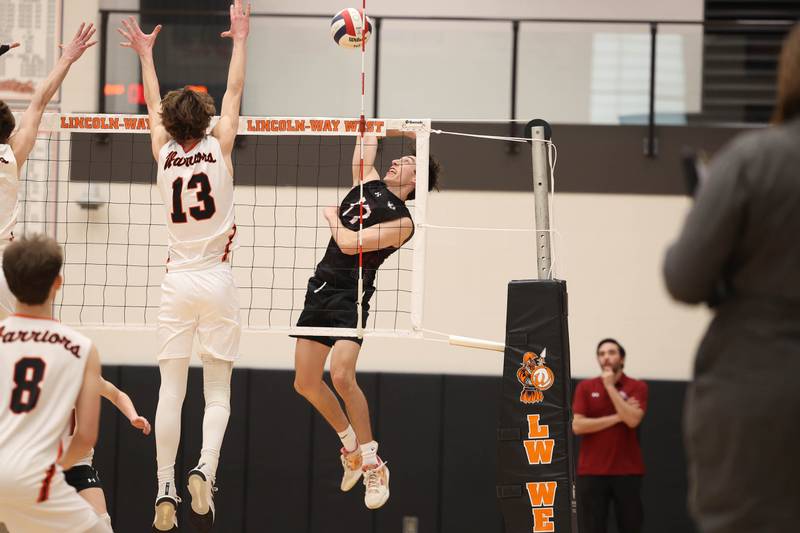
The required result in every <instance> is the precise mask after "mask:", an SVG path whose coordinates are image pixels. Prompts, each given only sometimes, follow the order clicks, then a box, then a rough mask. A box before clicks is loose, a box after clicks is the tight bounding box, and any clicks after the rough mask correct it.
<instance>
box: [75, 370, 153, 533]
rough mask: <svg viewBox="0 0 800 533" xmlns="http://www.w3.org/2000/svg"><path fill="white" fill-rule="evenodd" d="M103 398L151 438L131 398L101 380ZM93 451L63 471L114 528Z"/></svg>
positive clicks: (80, 493) (85, 498)
mask: <svg viewBox="0 0 800 533" xmlns="http://www.w3.org/2000/svg"><path fill="white" fill-rule="evenodd" d="M100 396H102V397H103V398H105V399H106V400H108V401H110V402H111V403H113V404H114V406H115V407H116V408H117V409H119V411H120V412H121V413H122V414H123V415H125V417H126V418H127V419H128V420H129V421H130V423H131V426H133V427H134V428H136V429H139V430H141V432H142V433H144V434H145V435H149V434H150V422H148V420H147V419H146V418H145V417H143V416H140V415H139V413H138V412H137V411H136V407H135V406H134V405H133V401H131V398H130V396H128V395H127V394H125V393H124V392H122V391H121V390H119V388H117V386H116V385H114V384H113V383H111V382H110V381H107V380H105V379H104V378H103V377H102V376H101V377H100ZM77 423H78V420H77V417H75V416H73V419H72V424H71V427H70V428H69V432H68V436H67V437H66V438H65V439H64V448H67V447H69V443H70V441H71V440H72V435H73V434H74V432H75V428H76V427H77ZM93 462H94V448H92V449H91V450H90V452H89V454H88V455H86V456H84V457H81V458H80V459H78V460H77V461H75V464H74V465H73V466H72V468H70V469H69V470H65V471H64V477H65V478H66V480H67V483H68V484H69V485H70V486H72V487H74V488H75V490H76V491H78V494H79V495H80V496H81V498H83V499H84V500H86V501H87V502H89V504H90V505H91V506H92V508H93V509H94V510H95V512H96V513H97V514H98V515H100V518H101V519H102V520H103V521H104V522H105V523H106V524H108V527H111V516H110V515H109V514H108V508H107V507H106V495H105V493H104V492H103V482H102V480H101V479H100V475H99V474H98V472H97V470H96V469H95V467H94V464H93Z"/></svg>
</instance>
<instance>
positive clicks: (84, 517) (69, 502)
mask: <svg viewBox="0 0 800 533" xmlns="http://www.w3.org/2000/svg"><path fill="white" fill-rule="evenodd" d="M43 477H44V476H43V473H42V472H35V473H33V474H32V475H30V476H24V477H22V478H16V479H14V483H13V484H11V483H9V484H5V483H0V522H5V525H6V527H7V528H8V531H9V533H52V532H56V531H58V532H64V533H84V532H85V531H89V530H90V529H91V530H92V531H109V532H110V531H111V530H110V529H103V528H101V525H102V524H101V521H100V517H99V516H97V513H95V512H94V509H92V506H91V505H89V503H88V502H87V501H86V500H84V499H83V498H81V497H80V496H78V493H77V492H76V491H75V489H74V488H73V487H70V486H69V485H67V482H66V480H65V479H64V472H62V470H61V468H55V469H54V472H53V475H52V478H51V479H50V480H49V483H47V482H45V483H46V485H43ZM92 528H99V529H92Z"/></svg>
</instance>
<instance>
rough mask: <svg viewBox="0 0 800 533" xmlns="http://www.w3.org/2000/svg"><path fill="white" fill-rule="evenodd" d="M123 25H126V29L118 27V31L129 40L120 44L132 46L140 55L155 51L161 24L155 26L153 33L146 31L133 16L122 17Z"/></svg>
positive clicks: (126, 46)
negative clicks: (154, 47)
mask: <svg viewBox="0 0 800 533" xmlns="http://www.w3.org/2000/svg"><path fill="white" fill-rule="evenodd" d="M122 25H123V26H125V29H122V28H117V31H118V32H119V33H120V35H122V36H123V37H124V38H125V39H127V40H126V41H125V42H123V43H119V45H120V46H124V47H125V48H132V49H133V50H134V51H135V52H136V53H137V54H139V55H140V56H141V55H144V54H147V53H150V52H152V51H153V46H154V45H155V44H156V37H158V34H159V33H160V32H161V24H159V25H158V26H156V27H155V28H153V31H152V32H151V33H144V32H143V31H142V28H140V27H139V23H138V22H136V19H135V18H133V17H129V18H128V19H122Z"/></svg>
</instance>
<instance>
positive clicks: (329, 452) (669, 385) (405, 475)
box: [96, 366, 693, 533]
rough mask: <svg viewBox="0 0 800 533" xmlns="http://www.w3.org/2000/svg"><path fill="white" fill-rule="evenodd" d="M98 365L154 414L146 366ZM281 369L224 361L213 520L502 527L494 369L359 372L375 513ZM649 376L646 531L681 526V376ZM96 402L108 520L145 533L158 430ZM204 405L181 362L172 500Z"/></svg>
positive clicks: (256, 527)
mask: <svg viewBox="0 0 800 533" xmlns="http://www.w3.org/2000/svg"><path fill="white" fill-rule="evenodd" d="M103 374H104V375H105V376H106V378H107V379H109V380H111V381H112V382H114V383H116V384H117V385H118V386H119V387H120V388H121V389H122V390H124V391H125V392H127V393H128V394H129V395H130V396H131V398H132V399H133V401H134V403H135V405H136V407H137V408H138V409H139V411H140V413H141V414H142V415H144V416H146V417H148V419H149V420H150V421H151V422H154V418H155V408H156V402H157V399H158V387H159V377H158V369H157V368H156V367H131V366H125V367H113V366H111V367H105V368H104V369H103ZM292 380H293V372H291V371H286V370H252V369H237V370H235V371H234V376H233V384H232V412H231V419H230V425H229V427H228V431H227V433H226V435H225V443H224V445H223V449H222V460H221V462H220V470H219V473H218V484H219V487H220V491H219V493H218V496H217V509H218V511H219V522H218V527H217V528H215V530H216V531H220V532H224V533H234V532H239V531H246V532H254V533H259V532H262V531H276V532H292V533H311V532H315V533H316V532H323V531H324V532H325V533H340V532H341V533H345V532H347V533H352V532H353V531H358V532H359V533H362V532H364V533H370V532H372V533H394V532H396V533H401V532H405V531H408V532H409V533H410V532H412V531H416V532H417V533H462V532H464V531H480V532H481V533H502V527H503V526H502V519H501V516H500V513H499V511H498V508H497V503H496V500H495V490H494V485H495V466H496V450H495V444H496V441H495V439H496V423H497V422H496V420H497V413H498V412H499V408H500V379H499V378H498V377H487V376H439V375H424V374H370V373H365V374H362V375H359V383H360V384H361V385H362V387H363V388H364V392H365V394H366V395H367V398H368V399H369V401H370V402H371V405H372V410H373V423H374V424H375V434H376V438H377V440H378V441H379V442H380V444H381V449H380V451H379V454H380V455H382V456H383V457H384V458H385V459H386V460H387V461H388V462H389V468H390V469H391V472H392V475H391V491H392V495H391V498H390V499H389V502H388V503H387V504H386V506H385V507H384V508H383V509H381V510H379V511H375V512H371V511H368V510H367V509H366V508H365V507H364V504H363V488H362V486H361V485H357V486H356V487H355V488H354V489H353V490H352V491H351V492H350V493H347V494H343V493H341V492H340V491H339V480H340V475H341V467H340V466H339V457H338V449H339V442H338V440H337V439H336V435H335V433H333V431H332V430H331V429H330V428H328V427H327V425H326V424H325V423H324V421H323V420H322V419H321V418H320V417H319V416H318V415H316V414H313V413H312V410H311V408H310V407H309V405H308V404H307V403H306V402H305V400H303V399H302V398H301V397H300V396H298V395H297V394H296V393H295V391H294V388H293V385H292ZM648 383H649V385H650V407H649V411H648V414H647V417H646V418H645V421H644V423H643V424H642V430H641V437H642V444H643V447H644V455H645V462H646V465H647V469H648V474H647V477H646V478H645V483H644V494H643V496H644V502H645V508H646V524H645V530H644V531H645V533H673V532H675V531H680V532H681V533H684V532H686V533H691V532H692V531H693V529H692V527H691V524H690V523H689V519H688V517H687V514H686V505H685V498H686V475H685V459H684V456H683V449H682V447H681V432H680V418H681V409H682V404H683V395H684V391H685V383H681V382H664V381H649V382H648ZM105 404H106V405H104V407H103V412H102V419H101V430H100V441H99V442H98V445H97V452H96V466H97V467H98V469H99V471H100V475H101V476H102V479H103V481H104V483H105V486H106V497H107V500H108V506H109V512H110V513H111V515H112V517H113V519H114V527H115V531H116V532H117V533H140V532H141V531H148V530H149V525H150V521H151V520H152V517H153V499H154V497H155V494H154V491H155V488H156V462H155V440H154V438H153V436H152V435H151V436H150V437H144V436H143V435H142V434H141V433H139V432H138V431H137V430H135V429H134V428H132V427H131V426H130V424H129V423H128V421H127V420H126V419H124V417H122V416H120V415H117V414H116V413H115V410H114V409H113V407H111V405H110V404H108V402H105ZM202 412H203V399H202V375H201V371H200V369H199V368H192V369H191V371H190V378H189V390H188V393H187V398H186V402H185V404H184V412H183V421H182V431H181V434H182V444H181V449H180V450H179V453H178V459H177V472H178V476H179V489H180V491H179V492H180V494H181V495H182V496H183V497H186V496H188V494H187V491H186V489H185V487H183V482H184V481H185V479H184V478H185V475H186V472H188V470H189V469H191V468H192V467H193V466H194V465H195V462H196V461H197V457H198V454H199V451H200V443H201V430H202ZM187 508H188V500H185V503H184V504H183V505H182V513H181V515H180V516H179V519H180V520H181V524H182V525H183V524H186V526H188V523H187V522H186V516H185V512H186V509H187ZM404 523H405V524H406V525H407V529H405V530H404V528H403V524H404ZM414 524H416V526H417V529H416V530H414V529H413V525H414ZM612 531H614V530H613V529H612Z"/></svg>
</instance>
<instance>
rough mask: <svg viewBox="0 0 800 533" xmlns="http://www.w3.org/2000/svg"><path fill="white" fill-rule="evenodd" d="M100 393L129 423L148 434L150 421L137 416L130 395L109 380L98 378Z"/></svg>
mask: <svg viewBox="0 0 800 533" xmlns="http://www.w3.org/2000/svg"><path fill="white" fill-rule="evenodd" d="M100 395H101V396H102V397H103V398H105V399H106V400H108V401H110V402H111V403H113V404H114V406H115V407H116V408H117V409H119V411H120V413H122V414H123V415H125V416H126V417H127V418H128V420H130V421H131V425H132V426H133V427H135V428H136V429H141V430H142V433H144V434H145V435H149V434H150V422H148V421H147V419H146V418H145V417H143V416H139V413H138V412H136V407H135V406H134V405H133V402H132V401H131V397H130V396H128V395H127V394H125V393H124V392H122V391H121V390H119V389H118V388H117V386H116V385H114V384H113V383H111V382H110V381H106V380H105V379H103V378H102V377H101V378H100Z"/></svg>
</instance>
